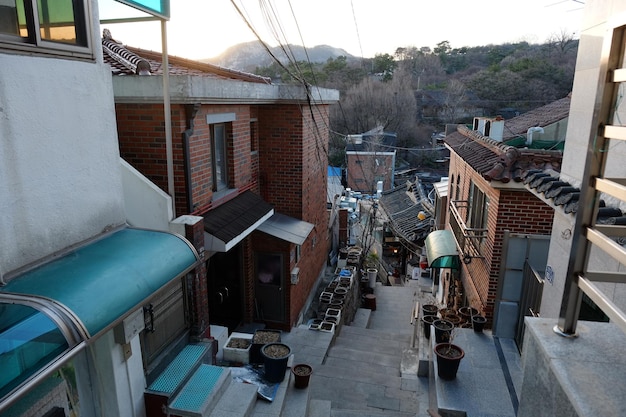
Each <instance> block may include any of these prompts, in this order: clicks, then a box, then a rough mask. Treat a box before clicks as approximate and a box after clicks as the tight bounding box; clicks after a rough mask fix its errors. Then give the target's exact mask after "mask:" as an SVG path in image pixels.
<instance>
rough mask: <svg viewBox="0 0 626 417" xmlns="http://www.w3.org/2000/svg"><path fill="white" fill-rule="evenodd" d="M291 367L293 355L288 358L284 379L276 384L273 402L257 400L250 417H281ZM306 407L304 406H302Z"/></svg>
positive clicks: (290, 376)
mask: <svg viewBox="0 0 626 417" xmlns="http://www.w3.org/2000/svg"><path fill="white" fill-rule="evenodd" d="M291 366H293V355H291V357H290V358H289V362H288V365H287V370H286V371H285V378H284V379H283V380H282V381H281V382H280V383H279V384H278V387H277V388H276V391H275V395H274V400H273V401H271V402H270V401H267V400H265V399H262V398H258V399H257V401H256V403H255V404H254V408H253V410H252V413H251V414H250V415H251V416H252V417H282V416H283V415H285V414H283V409H284V406H285V399H286V396H287V389H288V388H289V385H290V382H291V379H292V375H291ZM304 406H305V407H306V404H305V405H304Z"/></svg>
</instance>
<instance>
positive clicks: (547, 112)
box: [503, 95, 572, 141]
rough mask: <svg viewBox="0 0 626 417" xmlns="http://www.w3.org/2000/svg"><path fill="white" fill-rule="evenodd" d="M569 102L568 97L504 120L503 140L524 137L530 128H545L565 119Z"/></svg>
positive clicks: (570, 99) (569, 96)
mask: <svg viewBox="0 0 626 417" xmlns="http://www.w3.org/2000/svg"><path fill="white" fill-rule="evenodd" d="M571 101H572V97H571V95H568V96H567V97H564V98H562V99H560V100H556V101H553V102H552V103H549V104H546V105H545V106H542V107H538V108H536V109H534V110H530V111H528V112H526V113H523V114H521V115H519V116H517V117H514V118H512V119H509V120H506V121H505V122H504V134H503V140H504V141H506V140H507V139H511V138H514V137H517V136H521V135H523V136H526V132H527V131H528V129H529V128H531V127H537V126H538V127H546V126H549V125H551V124H553V123H556V122H558V121H559V120H563V119H565V118H567V117H568V115H569V107H570V103H571Z"/></svg>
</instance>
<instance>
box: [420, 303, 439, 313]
mask: <svg viewBox="0 0 626 417" xmlns="http://www.w3.org/2000/svg"><path fill="white" fill-rule="evenodd" d="M437 311H439V307H437V306H436V305H434V304H424V305H423V306H422V315H424V316H436V315H437Z"/></svg>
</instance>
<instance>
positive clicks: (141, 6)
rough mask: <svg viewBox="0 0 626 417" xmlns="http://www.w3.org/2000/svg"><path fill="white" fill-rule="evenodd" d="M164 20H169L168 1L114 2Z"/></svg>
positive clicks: (119, 0)
mask: <svg viewBox="0 0 626 417" xmlns="http://www.w3.org/2000/svg"><path fill="white" fill-rule="evenodd" d="M115 1H117V2H118V3H122V4H125V5H127V6H130V7H134V8H135V9H138V10H141V11H142V12H146V13H149V14H151V15H153V16H156V17H159V18H161V19H164V20H170V0H115Z"/></svg>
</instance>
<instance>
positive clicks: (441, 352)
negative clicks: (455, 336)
mask: <svg viewBox="0 0 626 417" xmlns="http://www.w3.org/2000/svg"><path fill="white" fill-rule="evenodd" d="M435 355H436V356H437V375H439V378H441V379H445V380H453V379H455V378H456V373H457V371H458V370H459V364H460V363H461V359H463V357H464V356H465V351H464V350H463V349H461V348H460V347H459V346H457V345H453V344H451V343H439V344H437V345H435Z"/></svg>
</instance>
